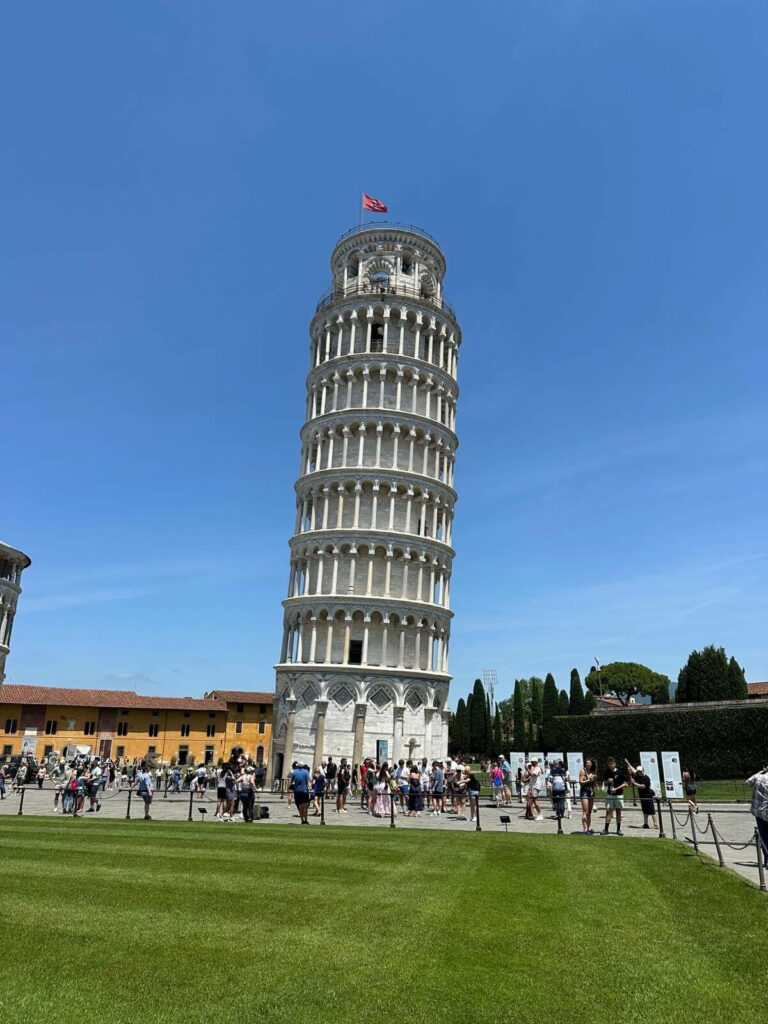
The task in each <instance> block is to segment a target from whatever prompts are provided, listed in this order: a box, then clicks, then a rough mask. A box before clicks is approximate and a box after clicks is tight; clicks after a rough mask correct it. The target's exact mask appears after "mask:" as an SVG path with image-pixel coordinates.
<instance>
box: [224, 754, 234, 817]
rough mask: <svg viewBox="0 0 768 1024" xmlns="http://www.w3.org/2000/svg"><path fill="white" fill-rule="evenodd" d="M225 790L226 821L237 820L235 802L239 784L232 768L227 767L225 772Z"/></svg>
mask: <svg viewBox="0 0 768 1024" xmlns="http://www.w3.org/2000/svg"><path fill="white" fill-rule="evenodd" d="M224 789H225V791H226V799H227V810H226V812H225V814H224V820H225V821H230V822H232V821H234V820H235V801H236V800H237V783H236V782H235V777H234V775H233V774H232V768H231V767H230V766H229V765H227V766H226V771H225V772H224Z"/></svg>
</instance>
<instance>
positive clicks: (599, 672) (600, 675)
mask: <svg viewBox="0 0 768 1024" xmlns="http://www.w3.org/2000/svg"><path fill="white" fill-rule="evenodd" d="M595 665H597V685H598V686H599V687H600V696H601V697H602V696H603V670H602V668H601V666H600V662H599V661H598V660H597V658H595Z"/></svg>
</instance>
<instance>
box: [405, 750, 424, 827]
mask: <svg viewBox="0 0 768 1024" xmlns="http://www.w3.org/2000/svg"><path fill="white" fill-rule="evenodd" d="M423 807H424V801H423V800H422V798H421V767H420V766H419V764H418V762H415V761H414V763H413V764H412V765H411V770H410V772H409V773H408V817H409V818H412V817H414V815H415V816H416V817H417V818H420V817H421V812H422V809H423Z"/></svg>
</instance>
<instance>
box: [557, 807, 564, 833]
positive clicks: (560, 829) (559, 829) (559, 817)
mask: <svg viewBox="0 0 768 1024" xmlns="http://www.w3.org/2000/svg"><path fill="white" fill-rule="evenodd" d="M557 834H558V835H559V836H562V835H563V834H564V833H563V818H562V815H561V814H560V813H559V812H558V815H557Z"/></svg>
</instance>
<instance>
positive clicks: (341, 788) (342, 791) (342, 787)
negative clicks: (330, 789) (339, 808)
mask: <svg viewBox="0 0 768 1024" xmlns="http://www.w3.org/2000/svg"><path fill="white" fill-rule="evenodd" d="M336 788H337V791H338V794H339V796H346V795H347V793H348V792H349V786H348V785H347V783H346V782H340V783H339V785H338V786H337V787H336Z"/></svg>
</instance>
